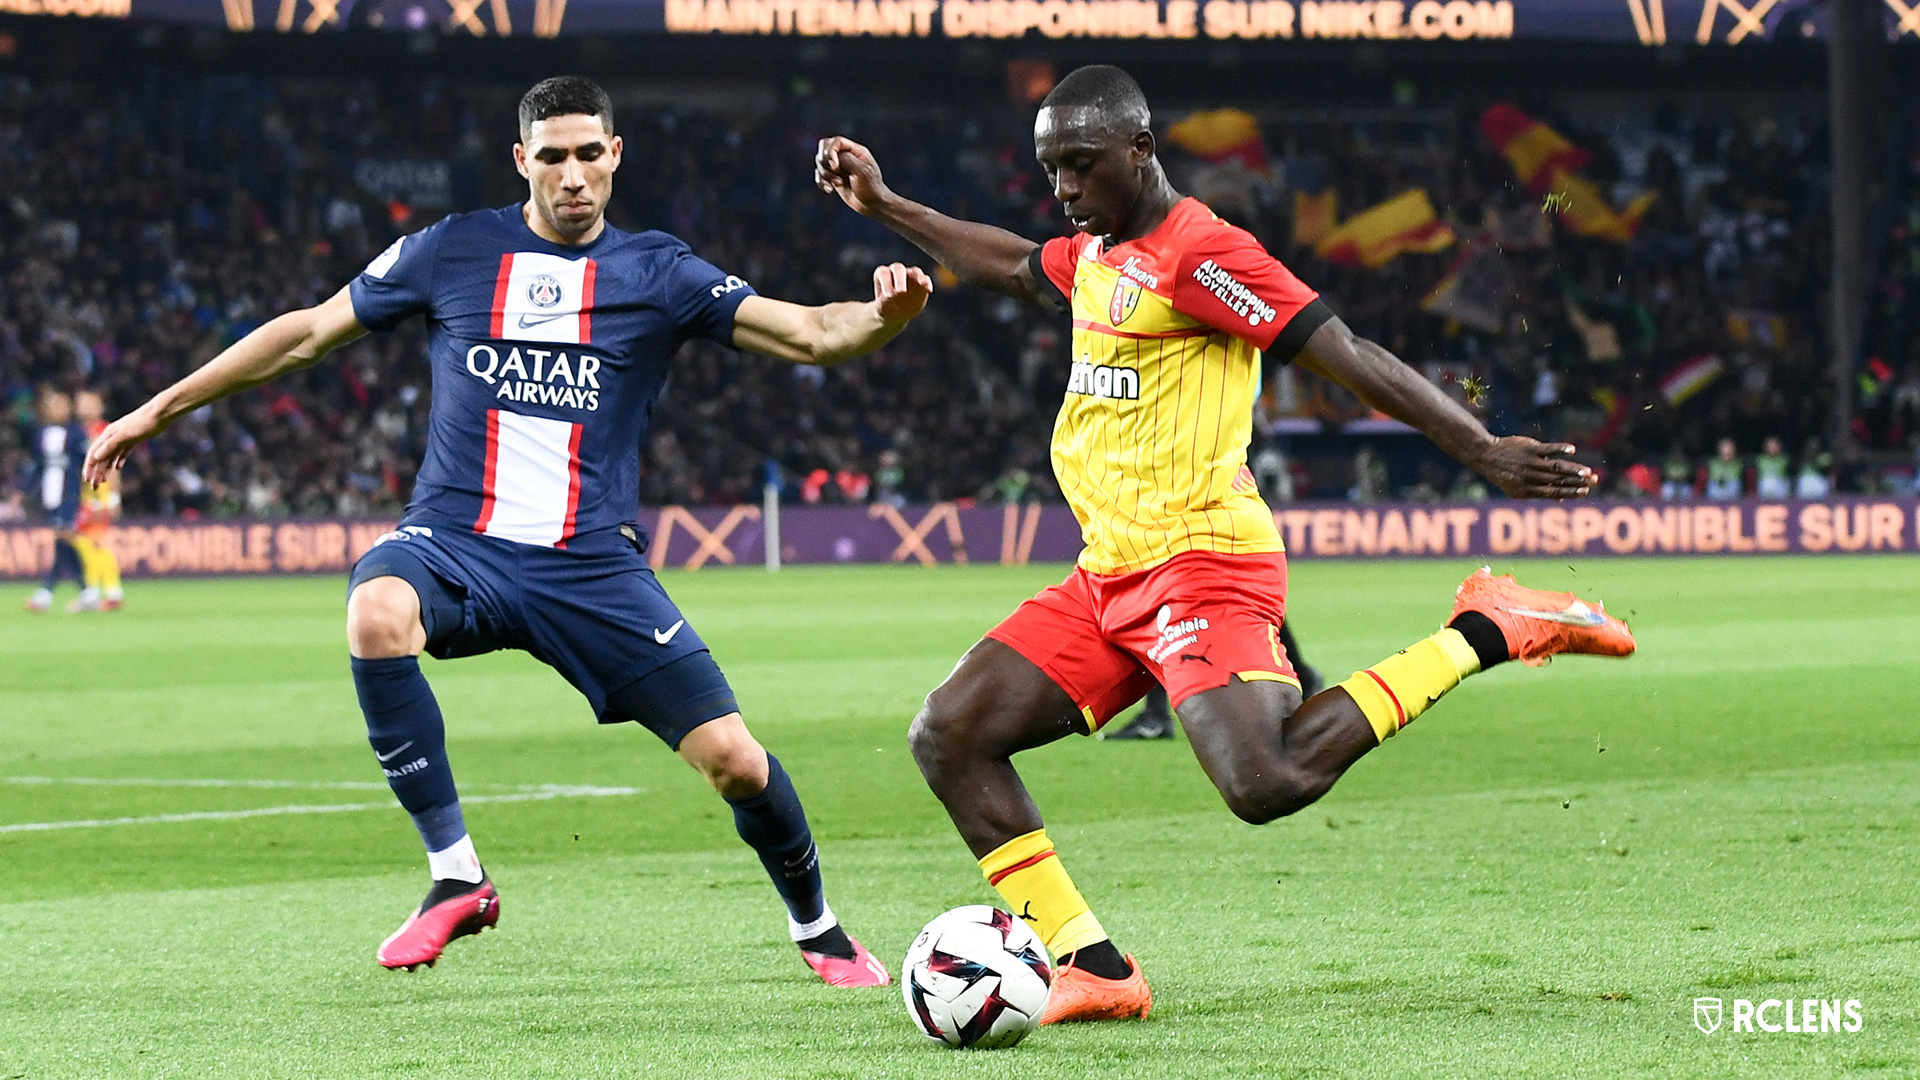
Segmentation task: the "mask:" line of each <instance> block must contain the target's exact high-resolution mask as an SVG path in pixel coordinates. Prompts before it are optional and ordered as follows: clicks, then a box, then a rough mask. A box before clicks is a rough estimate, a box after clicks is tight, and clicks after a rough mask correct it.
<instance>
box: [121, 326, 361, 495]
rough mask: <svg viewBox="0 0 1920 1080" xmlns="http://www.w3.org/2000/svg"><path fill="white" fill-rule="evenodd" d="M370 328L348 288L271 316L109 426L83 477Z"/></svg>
mask: <svg viewBox="0 0 1920 1080" xmlns="http://www.w3.org/2000/svg"><path fill="white" fill-rule="evenodd" d="M366 332H367V330H366V328H365V327H363V326H361V325H360V321H359V320H358V319H356V318H355V317H354V314H353V301H352V300H351V299H349V298H348V296H347V290H345V289H341V290H340V291H339V292H337V293H334V294H333V295H332V296H330V297H328V298H327V299H325V300H323V301H321V302H320V303H318V304H316V305H314V306H313V307H310V308H301V309H299V310H298V311H289V312H287V313H286V314H284V315H281V316H279V317H278V318H275V319H271V320H269V321H268V322H267V323H266V324H265V325H263V326H261V327H259V328H258V329H256V330H254V331H253V332H252V333H251V334H248V335H247V336H246V337H243V338H241V339H240V340H239V341H236V342H234V343H233V344H232V345H230V346H228V347H227V348H226V349H224V350H222V351H221V353H220V355H218V356H216V357H214V358H213V359H212V360H209V361H207V362H206V364H204V365H202V366H201V367H200V368H199V369H198V370H196V371H194V372H193V373H192V374H190V375H188V376H187V377H186V378H184V379H181V380H180V381H179V382H176V383H174V384H173V385H172V386H169V387H167V388H166V389H165V390H162V391H160V392H159V393H158V394H155V395H154V396H153V398H152V399H151V400H149V401H148V402H147V403H146V404H145V405H142V406H140V407H139V408H138V409H135V410H134V411H132V412H130V413H128V414H127V415H125V416H123V417H121V418H120V419H118V420H115V421H114V422H113V423H111V424H108V425H107V427H106V430H104V431H102V432H101V433H100V435H99V437H98V438H96V439H94V440H93V444H92V445H91V446H90V447H88V449H87V462H86V465H85V472H84V474H83V475H84V476H85V477H86V480H87V482H88V483H90V484H97V483H100V482H101V481H103V480H105V479H106V478H107V477H108V476H109V475H111V474H112V473H113V471H114V470H116V469H118V468H120V466H121V465H122V464H124V463H125V462H126V460H127V455H128V454H129V453H131V452H132V450H133V448H134V447H135V446H137V445H139V444H140V443H142V442H144V441H146V440H148V439H151V438H153V437H154V436H155V435H158V434H160V433H161V432H163V431H165V430H167V428H169V427H171V426H173V422H174V421H176V420H178V419H180V418H181V417H182V416H185V415H186V414H188V413H190V412H192V411H193V410H195V409H198V408H199V407H201V406H202V405H206V404H209V403H211V402H215V401H218V400H220V399H221V398H224V397H230V396H232V395H234V394H237V393H239V392H240V391H242V390H251V389H252V388H254V387H256V386H259V385H261V384H262V383H268V382H272V381H273V380H275V379H277V378H279V377H280V376H282V375H285V374H286V373H288V372H290V371H298V370H299V369H301V368H304V367H308V366H310V365H312V364H314V363H317V362H318V361H319V360H320V358H321V357H323V356H325V355H327V354H328V353H330V352H332V351H333V350H335V349H337V348H339V347H340V346H342V345H345V344H347V343H348V342H351V341H353V340H355V339H356V338H359V337H360V336H362V335H364V334H365V333H366Z"/></svg>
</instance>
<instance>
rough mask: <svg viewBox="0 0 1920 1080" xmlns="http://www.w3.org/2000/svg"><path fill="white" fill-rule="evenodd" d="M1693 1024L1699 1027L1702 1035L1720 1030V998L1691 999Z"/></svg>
mask: <svg viewBox="0 0 1920 1080" xmlns="http://www.w3.org/2000/svg"><path fill="white" fill-rule="evenodd" d="M1693 1026H1694V1027H1697V1028H1699V1029H1700V1033H1701V1034H1702V1035H1711V1034H1713V1033H1714V1032H1716V1031H1719V1030H1720V999H1719V998H1694V999H1693Z"/></svg>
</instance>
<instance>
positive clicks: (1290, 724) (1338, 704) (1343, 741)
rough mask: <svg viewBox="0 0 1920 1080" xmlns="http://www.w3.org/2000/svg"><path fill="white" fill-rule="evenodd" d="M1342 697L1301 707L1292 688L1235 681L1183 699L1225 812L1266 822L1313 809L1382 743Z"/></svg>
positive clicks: (1184, 719) (1190, 736)
mask: <svg viewBox="0 0 1920 1080" xmlns="http://www.w3.org/2000/svg"><path fill="white" fill-rule="evenodd" d="M1343 698H1344V695H1332V696H1331V697H1329V696H1327V695H1321V696H1320V697H1316V698H1315V699H1313V701H1312V702H1310V703H1308V704H1306V705H1304V706H1303V705H1302V703H1301V700H1300V691H1299V690H1297V689H1295V688H1294V687H1293V686H1291V685H1289V684H1287V683H1279V682H1239V681H1234V682H1231V683H1229V684H1228V685H1226V686H1222V687H1219V688H1217V689H1214V690H1208V691H1205V692H1203V693H1199V694H1195V695H1194V696H1193V697H1190V698H1188V699H1187V700H1185V701H1183V702H1181V703H1180V720H1181V723H1182V725H1183V726H1184V727H1185V728H1186V729H1187V740H1188V742H1190V743H1191V744H1192V746H1193V752H1194V756H1195V757H1196V758H1198V759H1199V761H1200V766H1201V768H1202V769H1204V770H1205V771H1206V773H1207V778H1208V779H1210V780H1212V781H1213V786H1214V788H1215V789H1216V790H1218V791H1219V792H1220V797H1221V799H1222V800H1223V801H1224V802H1225V803H1226V804H1227V809H1229V810H1231V811H1232V812H1233V815H1234V816H1235V817H1237V818H1239V819H1240V820H1242V821H1245V822H1247V823H1248V824H1250V825H1264V824H1266V823H1267V822H1269V821H1273V820H1275V819H1276V818H1282V817H1286V816H1287V815H1289V814H1294V813H1297V812H1299V811H1300V810H1302V809H1304V808H1306V807H1307V806H1310V805H1312V804H1313V802H1314V801H1315V800H1317V799H1319V798H1320V796H1322V795H1324V794H1326V792H1327V789H1328V788H1331V787H1332V786H1333V784H1334V782H1335V781H1336V780H1338V779H1339V778H1340V776H1341V774H1342V773H1344V772H1345V771H1346V769H1347V767H1348V766H1350V765H1351V764H1352V763H1353V762H1355V761H1357V760H1359V758H1360V756H1361V755H1362V754H1364V753H1365V752H1366V751H1367V750H1370V749H1372V748H1373V747H1374V746H1376V745H1378V744H1377V741H1376V740H1374V739H1373V738H1372V735H1371V729H1369V728H1367V727H1366V725H1365V723H1364V718H1362V717H1360V716H1359V714H1358V710H1356V709H1355V708H1354V707H1353V704H1352V702H1351V701H1345V700H1343Z"/></svg>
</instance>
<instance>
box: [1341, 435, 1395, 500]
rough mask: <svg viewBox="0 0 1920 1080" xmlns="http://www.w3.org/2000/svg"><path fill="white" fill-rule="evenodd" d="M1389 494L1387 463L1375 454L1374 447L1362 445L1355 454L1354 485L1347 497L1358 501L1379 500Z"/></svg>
mask: <svg viewBox="0 0 1920 1080" xmlns="http://www.w3.org/2000/svg"><path fill="white" fill-rule="evenodd" d="M1386 494H1387V465H1386V462H1384V461H1381V460H1380V458H1379V457H1378V456H1377V455H1375V454H1374V452H1373V447H1371V446H1362V447H1361V448H1360V449H1359V451H1358V452H1356V453H1355V454H1354V455H1353V487H1352V488H1350V489H1348V491H1347V498H1348V499H1350V500H1352V501H1353V502H1357V503H1370V502H1379V501H1380V500H1381V499H1383V498H1385V497H1386Z"/></svg>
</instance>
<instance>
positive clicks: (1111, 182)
mask: <svg viewBox="0 0 1920 1080" xmlns="http://www.w3.org/2000/svg"><path fill="white" fill-rule="evenodd" d="M1105 128H1106V125H1105V124H1103V123H1102V122H1101V120H1100V117H1098V116H1097V115H1096V114H1095V113H1093V112H1091V111H1090V110H1086V109H1041V110H1040V115H1039V117H1038V118H1036V119H1035V120H1034V122H1033V148H1034V155H1035V156H1036V157H1037V158H1039V160H1040V168H1041V169H1043V170H1044V171H1045V172H1046V174H1047V183H1049V184H1051V185H1053V197H1054V198H1056V199H1059V200H1060V205H1061V206H1062V207H1064V208H1065V209H1066V211H1067V220H1068V221H1070V222H1072V223H1073V227H1074V228H1076V229H1078V230H1080V231H1081V232H1083V233H1090V234H1092V235H1094V236H1106V235H1108V234H1111V233H1116V232H1119V231H1121V230H1122V229H1123V228H1124V227H1125V226H1126V223H1127V219H1128V218H1129V217H1130V216H1131V215H1132V214H1133V205H1134V203H1135V202H1137V201H1138V200H1139V198H1140V191H1141V188H1142V187H1143V186H1144V184H1145V182H1146V172H1145V169H1146V165H1147V162H1149V161H1150V160H1152V158H1153V136H1151V135H1148V134H1146V133H1144V132H1142V133H1139V134H1136V135H1119V134H1115V133H1113V132H1112V131H1111V130H1105Z"/></svg>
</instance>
